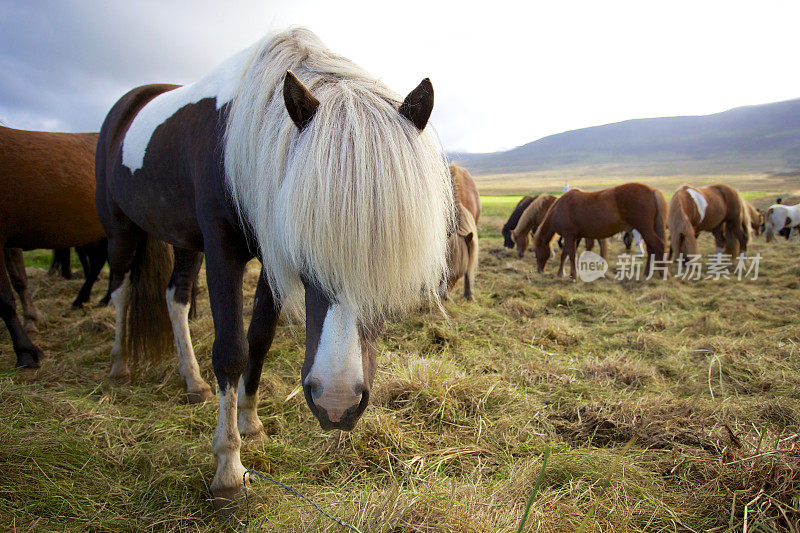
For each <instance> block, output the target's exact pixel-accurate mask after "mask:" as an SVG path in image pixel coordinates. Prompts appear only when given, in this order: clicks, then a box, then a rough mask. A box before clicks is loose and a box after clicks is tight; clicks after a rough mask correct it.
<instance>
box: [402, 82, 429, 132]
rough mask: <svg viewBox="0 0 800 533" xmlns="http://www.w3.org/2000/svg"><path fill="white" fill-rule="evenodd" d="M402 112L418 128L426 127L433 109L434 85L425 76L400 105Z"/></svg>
mask: <svg viewBox="0 0 800 533" xmlns="http://www.w3.org/2000/svg"><path fill="white" fill-rule="evenodd" d="M399 111H400V114H401V115H403V116H404V117H406V118H407V119H408V120H410V121H411V123H412V124H414V125H415V126H416V127H417V129H418V130H420V131H422V130H423V129H425V125H426V124H427V123H428V119H429V118H430V117H431V112H432V111H433V85H432V84H431V80H429V79H428V78H425V79H424V80H422V81H421V82H420V84H419V85H417V87H416V88H415V89H414V90H413V91H411V92H410V93H408V96H406V99H405V100H403V103H402V104H401V105H400V109H399Z"/></svg>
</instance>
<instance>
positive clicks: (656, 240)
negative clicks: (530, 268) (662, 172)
mask: <svg viewBox="0 0 800 533" xmlns="http://www.w3.org/2000/svg"><path fill="white" fill-rule="evenodd" d="M666 215H667V202H666V200H665V198H664V194H663V193H662V192H661V191H659V190H658V189H654V188H652V187H649V186H647V185H644V184H642V183H624V184H622V185H618V186H616V187H611V188H608V189H603V190H600V191H596V192H585V191H582V190H580V189H570V190H569V191H567V192H565V193H564V194H563V195H562V196H561V197H560V198H558V200H556V201H555V203H553V205H552V207H551V208H550V210H549V211H548V212H547V215H546V216H545V218H544V220H543V221H542V223H541V224H540V225H539V228H538V229H537V230H536V234H535V235H534V236H533V249H534V252H535V254H536V268H537V270H538V271H539V272H540V273H541V272H544V267H545V265H546V264H547V261H548V259H550V241H552V240H553V236H554V235H555V234H556V233H559V234H560V235H561V236H563V237H564V249H563V250H562V251H561V264H562V266H563V263H564V259H565V257H566V256H569V259H570V267H571V268H570V278H571V279H573V280H575V279H577V269H576V265H575V253H576V249H577V243H578V240H579V239H580V238H588V239H607V238H609V237H611V236H613V235H615V234H617V233H619V232H621V231H623V230H626V229H628V228H633V229H635V230H637V231H638V232H639V233H640V234H641V236H642V239H644V242H645V245H646V246H647V265H646V270H647V271H648V272H649V271H650V265H651V264H652V261H653V257H655V258H656V259H657V260H661V259H663V256H664V243H665V240H664V237H665V234H666V232H665V222H666V218H667V216H666ZM559 270H560V269H559Z"/></svg>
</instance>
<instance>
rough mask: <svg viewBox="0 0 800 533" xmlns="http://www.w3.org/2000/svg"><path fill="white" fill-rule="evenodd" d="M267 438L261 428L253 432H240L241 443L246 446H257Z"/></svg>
mask: <svg viewBox="0 0 800 533" xmlns="http://www.w3.org/2000/svg"><path fill="white" fill-rule="evenodd" d="M268 440H269V437H268V436H267V433H266V432H265V431H264V429H263V428H262V429H261V430H260V431H256V432H254V433H247V434H244V433H243V434H242V445H243V446H247V447H253V446H255V447H259V446H261V445H262V444H264V443H265V442H267V441H268Z"/></svg>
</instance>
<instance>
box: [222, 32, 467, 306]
mask: <svg viewBox="0 0 800 533" xmlns="http://www.w3.org/2000/svg"><path fill="white" fill-rule="evenodd" d="M288 70H292V71H293V72H294V73H295V75H297V77H298V78H299V79H300V80H301V82H302V83H303V84H304V85H305V86H306V87H307V88H308V89H309V90H310V91H311V93H312V94H313V95H314V96H315V97H316V98H317V99H318V100H319V101H320V105H319V107H318V109H317V111H316V114H315V115H314V118H313V120H311V122H310V123H309V124H308V125H307V126H306V127H305V128H304V129H303V131H302V132H300V131H299V129H298V128H297V126H296V125H295V124H294V123H293V122H292V120H291V119H290V118H289V115H288V113H287V111H286V108H285V104H284V100H283V93H282V84H283V80H284V76H285V75H286V71H288ZM400 103H401V98H400V97H398V96H397V95H396V94H395V93H393V92H391V91H390V90H389V89H387V88H386V87H385V86H384V85H383V84H381V83H380V82H379V81H377V80H376V79H374V78H372V77H371V76H370V75H369V74H367V73H366V72H364V71H363V70H362V69H361V68H360V67H358V66H356V65H355V64H354V63H352V62H351V61H350V60H348V59H345V58H343V57H341V56H338V55H336V54H334V53H332V52H331V51H329V50H328V49H327V48H325V46H324V45H323V44H322V43H321V42H320V41H319V39H318V38H317V37H316V36H315V35H314V34H313V33H311V32H310V31H308V30H306V29H293V30H289V31H286V32H283V33H280V34H277V35H274V36H271V37H267V38H265V39H264V40H263V41H262V42H261V44H260V45H259V51H258V52H257V55H256V58H255V59H254V60H253V61H252V63H251V64H250V66H249V68H248V70H247V72H246V73H245V75H244V76H243V79H242V83H241V85H240V86H239V88H238V90H237V92H236V96H235V97H234V100H233V102H232V103H231V109H230V113H229V117H228V122H227V126H226V133H225V170H226V179H227V183H228V187H229V191H230V194H231V196H232V199H233V201H234V203H235V205H236V206H237V208H238V209H239V215H240V217H241V218H242V220H243V221H244V222H245V223H247V224H248V225H249V226H250V228H251V229H252V230H253V233H254V235H255V237H256V239H257V241H258V243H257V244H258V246H259V248H260V251H261V254H262V257H263V259H264V266H265V270H266V273H267V276H268V280H269V283H270V286H271V288H272V290H273V292H274V293H275V295H276V297H277V298H279V299H280V300H281V301H282V302H283V305H284V309H286V308H287V307H288V308H289V309H288V310H289V311H290V312H296V313H299V312H301V311H302V305H301V303H302V299H301V298H297V297H296V296H297V295H298V293H299V294H302V292H300V289H302V284H301V283H300V278H299V274H300V273H303V274H304V275H306V276H308V277H309V278H311V279H314V280H315V281H316V282H317V283H318V284H319V285H320V286H321V288H322V289H323V290H324V291H326V292H327V293H328V294H329V295H330V296H331V297H332V298H334V299H335V301H337V302H338V303H340V304H342V305H343V306H345V307H347V308H349V309H353V310H355V312H356V313H357V315H358V316H359V317H362V318H374V317H377V316H379V315H381V314H384V313H387V312H393V311H397V310H401V309H403V308H408V307H409V306H411V305H414V304H415V303H417V302H419V300H420V298H421V296H422V295H427V296H431V295H435V293H436V288H437V286H438V283H439V281H440V279H441V277H442V275H443V273H444V272H445V271H446V268H447V267H446V238H447V233H448V229H450V228H451V227H452V224H453V214H454V208H453V196H452V190H451V184H450V174H449V172H448V169H447V166H446V164H445V161H444V158H443V156H442V155H441V150H440V149H439V147H438V146H437V144H436V143H435V142H434V140H433V139H432V138H431V136H430V135H429V133H428V132H427V131H423V132H422V133H420V132H419V131H418V130H417V129H416V128H415V127H414V126H413V125H412V124H411V123H410V122H409V121H407V120H406V119H404V118H403V117H402V116H401V115H400V114H399V113H398V111H397V109H398V107H399V105H400Z"/></svg>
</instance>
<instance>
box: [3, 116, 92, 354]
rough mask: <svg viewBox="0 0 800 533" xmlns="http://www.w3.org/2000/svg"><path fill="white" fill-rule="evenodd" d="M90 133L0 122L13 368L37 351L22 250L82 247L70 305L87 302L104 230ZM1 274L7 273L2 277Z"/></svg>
mask: <svg viewBox="0 0 800 533" xmlns="http://www.w3.org/2000/svg"><path fill="white" fill-rule="evenodd" d="M96 145H97V134H96V133H47V132H41V131H23V130H16V129H12V128H6V127H2V126H0V147H2V149H0V248H3V249H4V253H3V254H0V315H2V317H3V320H4V321H5V323H6V326H7V327H8V330H9V332H10V333H11V342H12V343H13V345H14V352H15V353H16V356H17V363H16V364H17V365H18V366H23V367H34V368H35V367H38V366H39V360H40V359H41V356H42V352H41V350H39V348H38V347H36V346H35V345H34V344H33V343H32V342H31V340H30V339H29V338H28V336H27V335H26V333H25V331H24V328H23V326H22V325H21V324H20V322H19V318H18V317H17V313H16V310H15V306H14V295H13V293H12V292H11V287H12V284H13V286H14V288H15V289H16V290H17V292H18V293H19V295H20V299H21V300H22V309H23V316H24V317H25V322H26V327H27V329H29V330H33V329H35V322H36V320H37V319H38V316H39V313H38V311H36V308H35V307H34V306H33V301H32V300H31V298H30V294H29V293H28V291H27V284H28V282H27V276H26V274H25V264H24V263H23V257H22V249H25V250H30V249H34V248H68V247H71V246H84V247H85V248H86V250H87V251H88V255H89V272H88V275H87V276H86V281H85V282H84V284H83V287H81V290H80V292H79V294H78V297H77V298H76V299H75V301H74V302H73V304H72V305H73V308H74V307H80V305H81V304H83V303H84V302H86V301H88V300H89V295H90V292H91V288H92V285H93V284H94V282H95V280H96V279H97V276H98V275H99V273H100V270H101V269H102V268H103V265H104V264H105V261H106V259H105V258H106V242H105V236H106V234H105V231H104V230H103V226H102V225H101V224H100V220H99V219H98V218H97V211H96V210H95V206H94V190H95V179H94V155H95V146H96ZM9 275H10V276H11V277H10V278H9Z"/></svg>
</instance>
